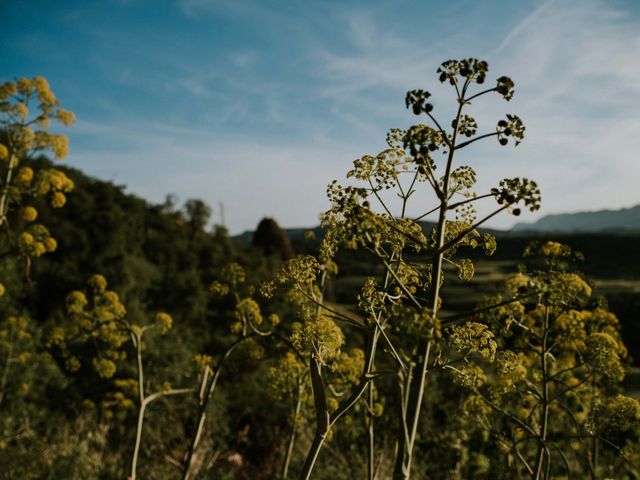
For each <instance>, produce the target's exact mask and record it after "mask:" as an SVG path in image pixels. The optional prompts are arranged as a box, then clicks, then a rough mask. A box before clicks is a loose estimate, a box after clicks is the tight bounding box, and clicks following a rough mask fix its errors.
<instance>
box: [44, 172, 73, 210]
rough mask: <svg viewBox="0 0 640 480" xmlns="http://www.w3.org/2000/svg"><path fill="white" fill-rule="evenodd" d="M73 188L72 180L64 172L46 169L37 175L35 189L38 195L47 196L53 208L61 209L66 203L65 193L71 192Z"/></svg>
mask: <svg viewBox="0 0 640 480" xmlns="http://www.w3.org/2000/svg"><path fill="white" fill-rule="evenodd" d="M73 187H74V185H73V180H71V179H70V178H69V177H67V176H66V175H65V174H64V172H62V171H60V170H55V169H46V170H41V171H40V172H39V173H38V178H37V180H36V187H35V188H36V193H37V194H38V195H43V196H44V195H49V199H50V202H51V206H52V207H53V208H61V207H63V206H64V205H65V203H67V197H66V195H65V193H68V192H70V191H71V190H73Z"/></svg>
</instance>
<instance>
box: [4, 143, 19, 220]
mask: <svg viewBox="0 0 640 480" xmlns="http://www.w3.org/2000/svg"><path fill="white" fill-rule="evenodd" d="M17 164H18V162H17V157H16V156H15V155H13V154H12V155H11V158H10V159H9V168H8V169H7V176H6V178H5V181H4V186H3V188H2V196H1V197H0V227H1V226H2V225H4V224H5V223H6V221H7V211H8V210H9V199H8V195H9V184H10V183H11V177H12V175H13V169H14V168H15V167H16V165H17Z"/></svg>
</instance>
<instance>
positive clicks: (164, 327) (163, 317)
mask: <svg viewBox="0 0 640 480" xmlns="http://www.w3.org/2000/svg"><path fill="white" fill-rule="evenodd" d="M154 321H155V327H156V328H157V329H158V330H159V331H160V333H161V334H162V335H164V334H166V333H167V332H168V331H169V330H171V327H172V326H173V318H171V315H169V314H168V313H165V312H158V313H156V315H155V317H154Z"/></svg>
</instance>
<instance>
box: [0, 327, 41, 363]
mask: <svg viewBox="0 0 640 480" xmlns="http://www.w3.org/2000/svg"><path fill="white" fill-rule="evenodd" d="M32 350H33V337H32V335H31V332H30V331H29V323H28V322H27V319H26V318H25V317H23V316H17V315H10V316H8V317H6V318H5V319H4V320H2V321H0V357H1V358H3V361H5V362H6V365H9V364H11V363H25V362H27V361H28V360H29V359H30V358H31V351H32Z"/></svg>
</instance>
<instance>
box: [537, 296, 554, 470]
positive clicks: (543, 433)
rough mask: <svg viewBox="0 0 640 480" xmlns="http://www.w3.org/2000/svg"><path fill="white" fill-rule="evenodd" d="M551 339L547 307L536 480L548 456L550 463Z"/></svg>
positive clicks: (547, 308) (543, 339)
mask: <svg viewBox="0 0 640 480" xmlns="http://www.w3.org/2000/svg"><path fill="white" fill-rule="evenodd" d="M548 337H549V306H548V305H547V306H546V307H545V313H544V334H543V336H542V352H541V355H540V357H541V358H540V363H541V365H542V418H541V420H540V436H539V439H538V441H539V444H538V454H537V456H536V469H535V472H534V475H533V479H534V480H539V479H540V475H541V474H542V467H543V464H544V457H545V454H546V457H547V464H549V463H550V460H551V459H550V458H549V451H548V450H547V446H546V442H547V428H548V424H549V379H548V376H549V369H548V365H547V341H548ZM548 471H549V469H548V468H547V469H546V470H545V474H544V479H545V480H547V478H548Z"/></svg>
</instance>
